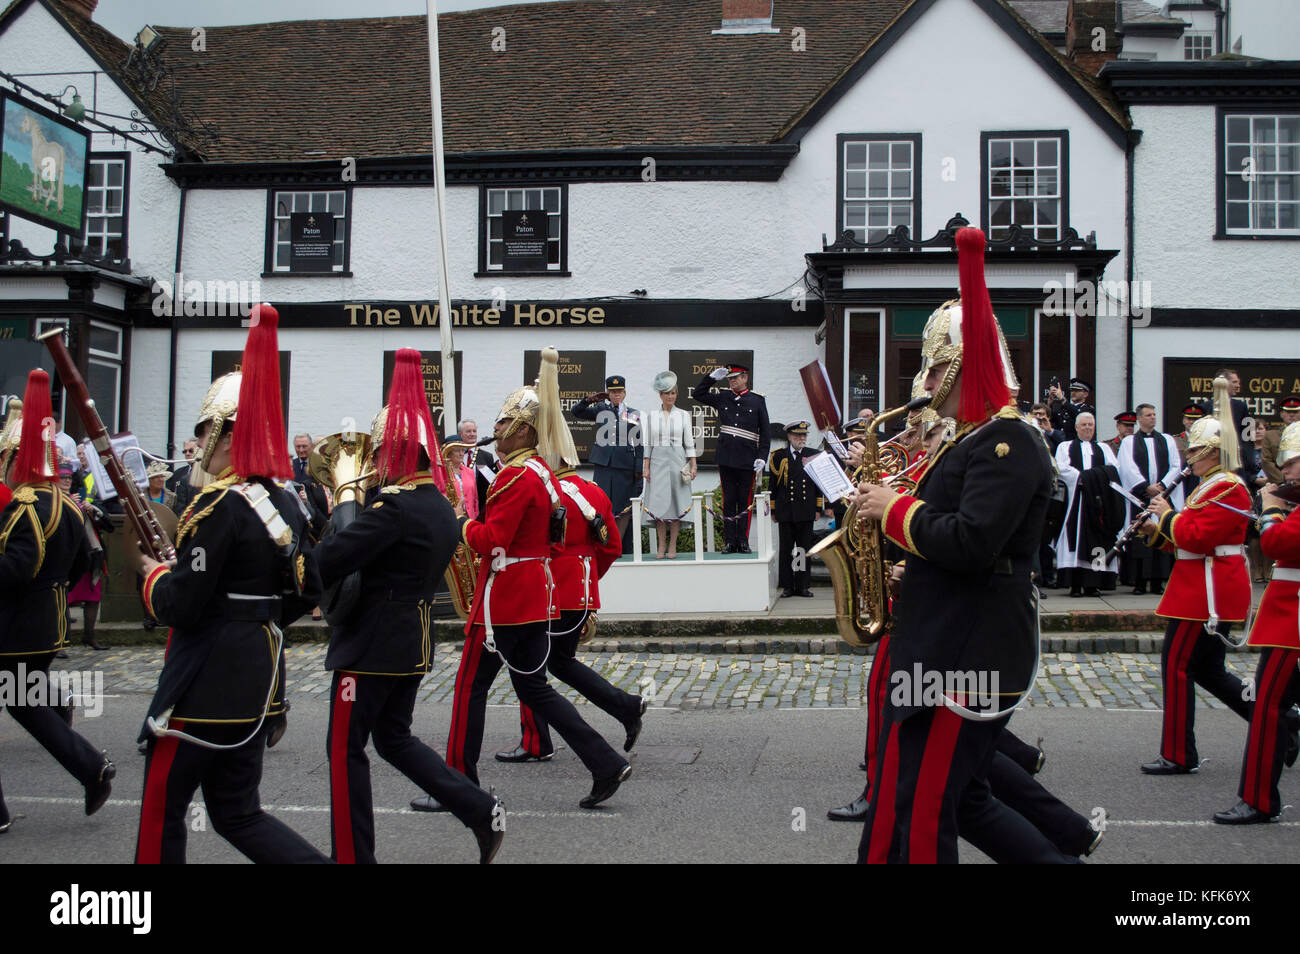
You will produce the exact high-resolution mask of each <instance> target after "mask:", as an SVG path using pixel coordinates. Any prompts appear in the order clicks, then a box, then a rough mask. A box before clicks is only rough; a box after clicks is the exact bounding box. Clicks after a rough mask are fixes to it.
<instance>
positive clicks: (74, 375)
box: [36, 328, 176, 563]
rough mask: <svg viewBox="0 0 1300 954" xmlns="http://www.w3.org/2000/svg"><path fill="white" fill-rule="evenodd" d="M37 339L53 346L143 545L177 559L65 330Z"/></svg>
mask: <svg viewBox="0 0 1300 954" xmlns="http://www.w3.org/2000/svg"><path fill="white" fill-rule="evenodd" d="M36 340H37V341H44V342H45V345H46V347H48V348H49V349H50V355H51V356H52V357H53V358H54V366H55V368H57V369H58V372H59V379H60V380H61V381H62V382H63V386H64V387H65V388H66V389H67V391H68V396H69V397H70V398H71V399H72V403H73V405H74V407H75V408H76V410H77V414H78V415H79V416H80V417H81V423H82V424H83V425H84V426H85V428H86V436H87V437H88V438H90V442H91V444H93V445H94V448H95V450H96V452H98V454H99V461H100V463H101V464H103V465H104V470H105V471H107V472H108V478H109V480H111V481H112V482H113V486H114V487H116V488H117V494H118V496H119V497H120V498H121V499H122V507H123V509H124V510H125V511H126V517H127V519H128V520H130V521H131V526H132V527H133V528H134V530H135V535H136V537H138V538H139V540H140V545H141V546H142V547H143V548H144V549H145V550H146V552H147V553H148V555H149V556H150V557H152V558H153V559H155V560H157V561H158V562H159V563H165V562H167V561H168V560H174V559H176V548H175V547H174V546H172V542H171V541H170V540H169V539H167V533H166V531H165V530H163V528H162V525H161V524H160V523H159V522H158V518H157V517H156V516H154V512H153V510H152V509H150V507H149V504H148V502H147V501H146V500H145V499H144V495H143V494H141V493H140V488H139V487H137V486H136V484H135V480H134V479H133V478H132V477H131V475H130V474H129V473H128V472H127V469H126V467H125V465H123V463H122V460H121V458H120V457H118V456H117V454H116V453H115V452H114V450H113V445H112V443H110V442H109V439H108V428H106V427H104V422H103V421H102V420H100V417H99V412H98V411H96V410H95V402H94V401H93V400H91V397H90V391H89V390H88V389H87V388H86V381H85V379H84V378H82V376H81V372H80V371H78V370H77V366H76V365H75V364H73V363H72V355H70V354H69V353H68V348H67V346H66V345H65V344H64V343H63V329H62V328H55V329H53V330H51V331H47V332H45V334H43V335H37V337H36Z"/></svg>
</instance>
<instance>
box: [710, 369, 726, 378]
mask: <svg viewBox="0 0 1300 954" xmlns="http://www.w3.org/2000/svg"><path fill="white" fill-rule="evenodd" d="M726 376H727V369H726V368H714V369H713V370H712V371H710V372H709V377H711V378H712V379H713V380H714V381H721V380H722V379H723V378H725V377H726Z"/></svg>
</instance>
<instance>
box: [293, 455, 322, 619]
mask: <svg viewBox="0 0 1300 954" xmlns="http://www.w3.org/2000/svg"><path fill="white" fill-rule="evenodd" d="M313 443H315V442H314V441H313V440H312V439H311V435H310V434H308V433H306V432H304V433H302V434H295V435H294V436H293V461H292V463H293V479H294V480H295V481H296V482H297V484H298V486H300V487H302V489H303V491H304V493H305V494H306V496H307V500H308V503H310V504H311V506H312V508H313V509H314V510H315V511H316V512H317V513H322V514H328V513H329V512H330V502H329V496H328V495H327V494H326V493H325V488H324V487H322V486H321V485H320V482H319V481H318V480H316V478H315V477H313V476H312V475H311V473H310V472H309V471H308V470H307V464H308V462H309V461H310V460H311V448H312V444H313ZM313 618H315V617H313Z"/></svg>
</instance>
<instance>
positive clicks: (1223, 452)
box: [1142, 378, 1251, 775]
mask: <svg viewBox="0 0 1300 954" xmlns="http://www.w3.org/2000/svg"><path fill="white" fill-rule="evenodd" d="M1214 404H1215V408H1216V413H1215V415H1214V416H1211V417H1205V418H1203V419H1202V420H1199V421H1197V422H1196V423H1195V424H1193V425H1192V429H1191V431H1190V432H1189V433H1188V435H1187V451H1188V454H1187V456H1188V465H1189V466H1190V467H1191V468H1192V474H1193V476H1195V477H1198V478H1200V483H1199V484H1198V485H1197V487H1196V489H1195V490H1194V491H1193V492H1192V493H1191V494H1190V495H1189V496H1188V498H1187V504H1186V506H1185V507H1184V508H1183V510H1182V511H1181V512H1176V511H1175V510H1174V509H1173V508H1172V507H1171V506H1170V505H1169V503H1168V501H1167V500H1166V499H1165V498H1164V497H1163V496H1160V497H1157V498H1156V499H1155V500H1154V501H1153V502H1152V504H1151V506H1150V508H1149V509H1150V511H1151V513H1152V515H1153V516H1154V517H1155V518H1156V522H1155V523H1152V524H1150V525H1149V529H1148V530H1146V531H1145V533H1146V535H1147V536H1148V538H1149V539H1150V541H1151V542H1150V544H1149V545H1150V546H1151V547H1152V548H1153V549H1155V548H1157V547H1158V548H1161V549H1164V550H1166V551H1169V552H1171V553H1174V554H1175V555H1176V556H1177V559H1176V561H1175V563H1174V569H1173V573H1172V574H1171V575H1170V577H1169V584H1168V586H1167V587H1166V588H1165V593H1164V596H1163V597H1162V598H1161V600H1160V605H1159V607H1157V608H1156V615H1157V616H1161V617H1163V618H1165V619H1167V620H1169V626H1168V629H1166V631H1165V644H1164V650H1163V652H1162V654H1161V660H1160V662H1161V666H1160V669H1161V676H1162V679H1163V682H1164V700H1165V709H1164V727H1163V731H1162V734H1161V741H1160V757H1159V758H1157V759H1156V760H1155V761H1153V762H1147V763H1146V764H1144V765H1143V766H1142V771H1143V772H1145V773H1146V774H1147V775H1184V774H1186V773H1188V772H1195V771H1196V769H1197V766H1198V765H1199V764H1200V757H1199V756H1198V755H1197V752H1196V737H1195V735H1194V734H1193V731H1192V728H1193V720H1194V718H1195V705H1196V695H1195V693H1196V685H1197V684H1199V685H1201V686H1204V687H1205V688H1206V689H1208V690H1209V691H1210V692H1212V693H1213V694H1214V695H1215V696H1216V697H1217V698H1219V699H1220V700H1221V701H1222V702H1223V703H1224V705H1226V706H1227V707H1228V708H1229V709H1231V710H1232V711H1234V712H1236V713H1237V714H1238V715H1239V716H1241V717H1242V718H1243V719H1246V720H1249V719H1250V716H1251V703H1250V701H1249V700H1248V699H1247V698H1246V696H1247V693H1245V692H1243V687H1242V682H1241V680H1240V679H1238V678H1237V677H1236V676H1234V675H1233V674H1232V673H1230V672H1228V671H1227V669H1226V668H1225V666H1224V659H1225V647H1224V641H1223V638H1221V637H1226V636H1227V635H1228V632H1229V631H1230V630H1231V628H1232V624H1233V623H1241V622H1244V621H1245V619H1246V616H1247V615H1248V613H1249V612H1250V576H1249V573H1248V571H1247V569H1246V556H1245V549H1244V544H1245V542H1246V525H1247V523H1248V522H1249V510H1250V506H1251V499H1250V491H1248V490H1247V489H1246V485H1245V484H1244V483H1242V481H1241V478H1240V477H1238V476H1237V475H1236V474H1235V473H1233V471H1235V470H1236V469H1237V467H1238V466H1239V463H1240V458H1239V456H1238V453H1239V449H1238V442H1237V432H1236V430H1235V429H1234V428H1233V426H1232V418H1231V411H1230V404H1229V394H1228V382H1227V380H1226V379H1224V378H1216V379H1215V382H1214Z"/></svg>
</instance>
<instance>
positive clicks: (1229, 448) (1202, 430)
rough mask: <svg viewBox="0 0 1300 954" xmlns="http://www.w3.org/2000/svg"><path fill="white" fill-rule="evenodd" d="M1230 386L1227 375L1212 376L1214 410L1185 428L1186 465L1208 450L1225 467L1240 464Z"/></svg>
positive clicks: (1234, 467)
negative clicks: (1220, 376) (1212, 452)
mask: <svg viewBox="0 0 1300 954" xmlns="http://www.w3.org/2000/svg"><path fill="white" fill-rule="evenodd" d="M1229 387H1230V385H1229V384H1228V379H1227V378H1215V379H1214V413H1213V414H1207V415H1206V416H1205V417H1203V418H1201V419H1200V420H1199V421H1197V422H1196V423H1194V424H1193V425H1192V426H1191V427H1190V428H1189V429H1188V431H1187V462H1188V463H1189V464H1190V463H1193V462H1194V461H1198V460H1200V459H1201V458H1203V457H1205V456H1206V455H1207V454H1209V453H1210V452H1211V451H1218V452H1219V464H1220V465H1221V466H1222V467H1223V469H1224V470H1236V469H1237V468H1238V467H1240V466H1241V449H1240V444H1239V443H1238V441H1237V429H1236V426H1235V425H1234V424H1233V421H1232V400H1231V397H1230V393H1229ZM1279 463H1280V461H1279Z"/></svg>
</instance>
